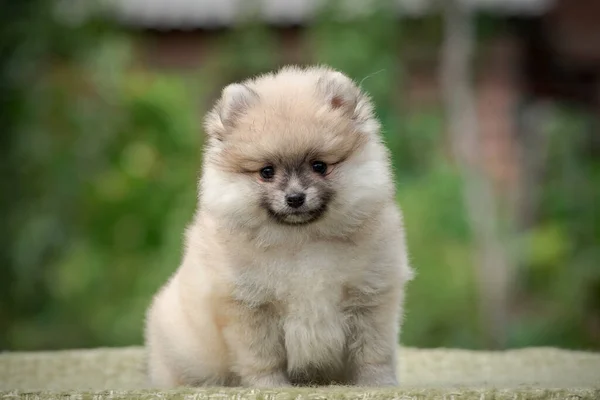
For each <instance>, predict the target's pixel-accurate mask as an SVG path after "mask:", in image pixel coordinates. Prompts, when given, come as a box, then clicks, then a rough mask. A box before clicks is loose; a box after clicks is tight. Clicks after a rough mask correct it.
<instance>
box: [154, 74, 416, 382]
mask: <svg viewBox="0 0 600 400" xmlns="http://www.w3.org/2000/svg"><path fill="white" fill-rule="evenodd" d="M206 130H207V133H208V134H209V140H208V144H207V147H206V149H205V158H204V166H203V172H202V177H201V180H200V183H199V188H200V193H199V207H198V210H197V213H196V215H195V217H194V219H193V222H192V223H191V224H190V226H189V228H188V230H187V232H186V248H185V252H184V256H183V260H182V264H181V265H180V267H179V269H178V270H177V271H176V273H175V274H174V275H173V277H172V278H171V279H170V280H169V281H168V282H167V283H166V285H165V286H164V287H163V288H162V289H161V290H160V291H159V292H158V294H157V295H156V296H155V298H154V300H153V302H152V305H151V307H150V308H149V310H148V313H147V324H146V343H147V347H148V369H149V378H150V381H151V384H152V385H153V386H156V387H173V386H178V385H194V386H198V385H244V386H263V387H269V386H283V385H289V384H292V383H295V384H310V383H312V384H329V383H332V382H336V383H341V384H355V385H365V386H381V385H396V384H397V378H396V369H395V366H396V344H397V340H398V334H399V329H400V324H401V316H402V309H403V307H402V304H403V300H404V286H405V283H406V282H407V281H408V280H410V279H411V276H412V272H411V269H410V267H409V265H408V259H407V251H406V248H405V239H404V233H403V227H402V218H401V213H400V210H399V208H398V207H397V205H396V201H395V198H394V185H393V180H392V175H391V172H390V166H389V155H388V151H387V149H386V148H385V146H384V145H383V143H382V141H381V137H380V134H379V124H378V123H377V121H376V119H375V117H374V116H373V111H372V105H371V103H370V101H369V99H368V98H367V97H366V95H364V94H363V93H361V92H360V90H359V89H358V88H357V87H356V85H355V84H354V83H353V82H352V81H351V80H350V79H349V78H347V77H346V76H344V75H343V74H341V73H339V72H336V71H332V70H330V69H328V68H325V67H313V68H308V69H300V68H295V67H288V68H284V69H283V70H281V71H278V72H276V73H273V74H268V75H265V76H261V77H258V78H256V79H253V80H249V81H246V82H243V83H242V84H233V85H230V86H229V87H227V88H225V89H224V91H223V95H222V97H221V99H220V100H219V101H218V102H217V104H216V106H215V109H214V110H212V111H211V112H210V113H209V114H208V115H207V117H206ZM312 145H315V146H317V147H318V148H319V149H320V150H319V151H320V152H321V155H322V157H323V158H326V157H330V159H331V161H328V162H332V163H333V162H338V161H339V164H335V167H332V172H331V173H330V174H329V175H328V176H327V178H326V179H327V180H328V181H327V184H329V185H330V186H331V187H333V188H334V190H335V196H334V197H333V199H332V200H331V203H330V205H329V208H328V210H327V212H326V213H325V215H324V216H323V217H322V218H321V219H319V220H317V221H316V222H313V223H311V224H308V225H301V226H290V225H284V224H280V223H278V222H276V221H274V220H272V218H270V217H269V215H268V214H267V213H266V212H265V210H264V209H263V207H261V205H260V198H259V195H258V188H259V183H258V181H257V174H256V172H255V171H256V170H257V168H260V165H261V164H260V159H261V157H262V156H266V155H267V154H268V155H273V154H277V155H281V157H284V158H285V157H288V156H290V157H291V156H293V155H295V154H298V152H302V151H304V149H306V148H308V147H310V146H312ZM307 146H308V147H307ZM313 147H314V146H313ZM238 167H239V169H238Z"/></svg>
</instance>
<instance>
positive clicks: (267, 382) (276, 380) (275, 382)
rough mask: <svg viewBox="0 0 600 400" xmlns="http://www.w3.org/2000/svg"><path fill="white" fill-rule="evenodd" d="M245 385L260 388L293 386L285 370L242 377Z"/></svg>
mask: <svg viewBox="0 0 600 400" xmlns="http://www.w3.org/2000/svg"><path fill="white" fill-rule="evenodd" d="M242 381H243V383H244V385H245V386H252V387H258V388H274V387H285V386H291V383H290V381H289V379H288V378H287V376H286V375H285V374H284V373H283V372H274V373H272V374H268V375H261V376H246V377H244V378H242Z"/></svg>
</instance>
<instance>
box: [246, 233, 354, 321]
mask: <svg viewBox="0 0 600 400" xmlns="http://www.w3.org/2000/svg"><path fill="white" fill-rule="evenodd" d="M364 263H365V260H363V259H362V257H356V254H355V252H354V251H353V250H352V249H348V250H347V251H343V250H341V249H340V248H336V247H333V246H330V247H327V246H318V245H315V246H306V247H304V248H302V249H297V250H295V251H285V250H278V251H275V250H274V251H270V252H266V253H264V254H260V255H258V256H257V257H254V260H253V261H251V262H250V263H248V264H246V265H243V266H241V267H240V268H238V269H237V270H238V272H239V273H238V275H237V278H236V282H235V290H236V293H235V297H236V298H237V299H238V300H241V301H243V302H246V303H248V304H251V305H261V304H266V303H269V304H277V305H278V306H281V307H282V310H286V311H287V312H292V313H293V312H298V311H301V310H302V309H306V310H305V311H308V310H310V309H313V308H314V307H317V306H321V307H327V306H335V305H337V304H339V302H340V300H341V297H342V295H343V292H344V288H345V287H346V286H348V285H349V284H351V282H352V281H355V280H356V279H357V277H358V275H359V274H360V270H361V269H362V268H361V267H362V265H361V264H364Z"/></svg>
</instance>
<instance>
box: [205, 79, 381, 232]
mask: <svg viewBox="0 0 600 400" xmlns="http://www.w3.org/2000/svg"><path fill="white" fill-rule="evenodd" d="M205 128H206V132H207V134H208V139H209V140H208V143H207V148H206V152H205V166H204V175H203V180H202V183H201V191H202V195H201V200H202V203H203V206H204V207H206V208H208V209H209V211H211V212H213V213H216V214H218V215H220V216H221V217H223V218H229V220H232V221H237V225H240V226H247V227H253V228H256V227H263V228H264V227H271V228H273V227H294V228H297V229H300V228H302V227H310V228H307V229H313V230H315V229H316V230H320V231H327V230H331V231H337V232H340V233H341V234H343V232H344V228H345V227H349V226H354V225H357V224H359V223H360V221H361V219H364V218H366V216H367V215H368V214H369V212H371V211H372V210H375V209H376V207H378V204H381V202H382V201H384V199H385V200H389V198H390V194H391V182H390V175H389V171H388V170H389V168H388V159H387V152H386V150H385V148H384V147H383V145H382V144H381V142H380V137H379V124H378V123H377V121H376V120H375V118H374V117H373V111H372V105H371V103H370V101H369V99H368V98H367V97H366V96H365V95H364V94H363V93H362V92H361V91H360V90H359V88H358V87H357V86H356V85H355V84H354V83H353V82H352V81H351V80H350V79H349V78H348V77H346V76H345V75H343V74H341V73H340V72H337V71H333V70H331V69H328V68H309V69H298V68H285V69H283V70H281V71H279V72H277V73H275V74H269V75H264V76H261V77H258V78H256V79H254V80H249V81H246V82H243V83H235V84H231V85H229V86H227V87H226V88H225V89H224V90H223V92H222V95H221V98H220V99H219V100H218V102H217V104H216V105H215V107H214V108H213V110H212V111H211V112H210V113H209V114H208V115H207V117H206V120H205Z"/></svg>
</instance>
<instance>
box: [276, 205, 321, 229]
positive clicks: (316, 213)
mask: <svg viewBox="0 0 600 400" xmlns="http://www.w3.org/2000/svg"><path fill="white" fill-rule="evenodd" d="M326 210H327V205H326V204H323V205H322V206H321V207H319V208H315V209H312V210H306V211H300V210H294V211H286V212H281V211H275V210H273V209H272V208H271V207H267V211H268V212H269V215H270V216H271V217H272V218H273V219H274V220H275V221H277V222H278V223H280V224H283V225H295V226H299V225H308V224H310V223H313V222H315V221H318V220H319V219H320V218H321V217H322V216H323V215H324V214H325V211H326Z"/></svg>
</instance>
